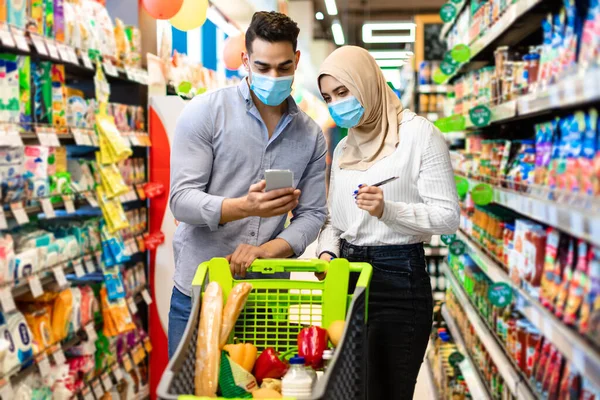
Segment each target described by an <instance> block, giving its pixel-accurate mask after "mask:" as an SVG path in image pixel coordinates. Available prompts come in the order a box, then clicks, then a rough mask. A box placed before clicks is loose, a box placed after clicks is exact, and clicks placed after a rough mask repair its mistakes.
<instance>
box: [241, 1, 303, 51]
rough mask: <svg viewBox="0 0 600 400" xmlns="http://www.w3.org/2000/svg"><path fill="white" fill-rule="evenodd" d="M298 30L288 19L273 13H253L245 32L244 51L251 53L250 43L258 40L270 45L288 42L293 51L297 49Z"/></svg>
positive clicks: (295, 24)
mask: <svg viewBox="0 0 600 400" xmlns="http://www.w3.org/2000/svg"><path fill="white" fill-rule="evenodd" d="M299 33H300V28H298V24H297V23H295V22H294V21H293V20H292V19H291V18H290V17H288V16H287V15H285V14H281V13H278V12H275V11H271V12H267V11H259V12H256V13H254V16H253V17H252V22H250V26H249V27H248V30H247V31H246V50H247V51H248V53H252V42H254V39H256V38H259V39H262V40H266V41H267V42H270V43H275V42H290V43H291V44H292V46H293V47H294V51H296V48H297V47H298V34H299Z"/></svg>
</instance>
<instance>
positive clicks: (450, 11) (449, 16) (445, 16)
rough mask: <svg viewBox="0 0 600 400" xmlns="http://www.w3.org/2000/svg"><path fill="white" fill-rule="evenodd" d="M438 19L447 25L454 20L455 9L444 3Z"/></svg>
mask: <svg viewBox="0 0 600 400" xmlns="http://www.w3.org/2000/svg"><path fill="white" fill-rule="evenodd" d="M440 18H441V19H442V21H444V23H448V22H450V21H452V20H454V18H456V7H454V5H452V4H450V3H446V4H444V5H443V6H442V8H441V9H440Z"/></svg>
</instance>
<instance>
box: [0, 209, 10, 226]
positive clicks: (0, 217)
mask: <svg viewBox="0 0 600 400" xmlns="http://www.w3.org/2000/svg"><path fill="white" fill-rule="evenodd" d="M5 229H8V221H6V214H4V209H3V208H2V207H1V206H0V230H5Z"/></svg>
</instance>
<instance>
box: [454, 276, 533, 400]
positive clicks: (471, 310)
mask: <svg viewBox="0 0 600 400" xmlns="http://www.w3.org/2000/svg"><path fill="white" fill-rule="evenodd" d="M444 269H445V273H446V277H447V280H448V282H449V283H450V286H451V287H452V291H453V292H454V294H455V295H456V298H457V299H458V301H459V303H460V304H461V306H462V308H463V310H464V311H465V314H466V315H467V318H468V319H469V321H470V322H471V324H472V326H473V329H474V330H475V334H476V335H477V336H478V337H479V339H480V340H481V342H482V344H483V346H484V347H485V348H486V350H487V351H488V353H489V355H490V357H491V359H492V360H493V361H494V363H495V364H496V367H497V368H498V372H499V373H500V375H502V377H503V378H504V381H505V384H506V385H508V388H509V390H510V392H511V393H512V394H513V395H514V396H515V397H516V398H518V399H525V400H529V399H531V400H533V399H536V398H537V396H536V394H535V393H534V392H533V391H532V390H531V388H530V387H529V385H528V384H527V382H526V380H525V378H524V377H523V376H522V375H521V374H520V373H519V372H518V371H517V369H516V368H515V367H514V365H513V363H512V361H511V360H510V358H509V357H508V355H507V354H506V352H505V351H504V349H503V348H502V346H500V344H499V343H498V341H497V340H496V338H495V337H494V335H493V333H492V332H491V331H490V329H489V328H488V326H487V324H486V323H485V321H484V320H483V319H482V318H481V316H480V315H479V313H478V312H477V310H476V309H475V307H473V305H472V304H471V301H470V300H469V298H468V297H467V294H466V293H465V291H464V290H463V289H462V287H461V284H460V283H459V281H458V280H457V279H456V277H455V276H454V274H453V273H452V271H451V270H450V268H449V267H448V266H444ZM474 398H475V397H474Z"/></svg>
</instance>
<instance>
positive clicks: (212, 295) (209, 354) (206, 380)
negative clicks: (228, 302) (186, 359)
mask: <svg viewBox="0 0 600 400" xmlns="http://www.w3.org/2000/svg"><path fill="white" fill-rule="evenodd" d="M222 318H223V291H222V290H221V286H219V284H218V283H217V282H211V283H209V284H208V286H207V287H206V291H205V292H204V296H203V297H202V309H201V310H200V323H199V325H198V342H197V346H196V374H195V386H196V391H195V392H196V396H200V397H202V396H205V397H216V395H217V388H218V385H219V366H220V364H221V349H220V348H219V333H220V330H221V320H222Z"/></svg>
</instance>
